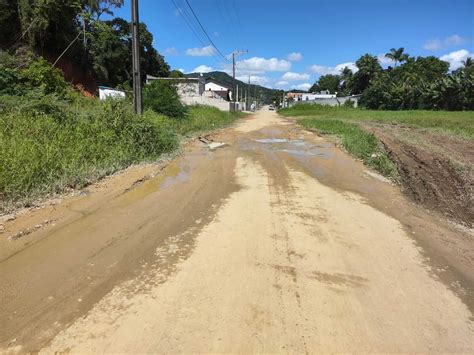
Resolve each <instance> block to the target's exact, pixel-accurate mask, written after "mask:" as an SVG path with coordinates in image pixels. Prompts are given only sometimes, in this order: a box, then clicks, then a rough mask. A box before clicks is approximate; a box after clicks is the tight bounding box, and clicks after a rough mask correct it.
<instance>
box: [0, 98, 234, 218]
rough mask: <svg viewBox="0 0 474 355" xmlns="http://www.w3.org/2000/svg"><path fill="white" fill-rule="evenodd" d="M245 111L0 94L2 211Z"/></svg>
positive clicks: (152, 155)
mask: <svg viewBox="0 0 474 355" xmlns="http://www.w3.org/2000/svg"><path fill="white" fill-rule="evenodd" d="M240 116H241V115H240V114H231V113H229V112H222V111H219V110H218V109H216V108H212V107H205V106H193V107H190V109H189V110H188V113H187V115H186V116H185V117H183V118H176V119H174V118H169V117H166V116H163V115H159V114H157V113H155V112H153V111H150V110H149V111H147V112H145V114H144V115H143V116H137V115H135V114H133V112H132V110H131V106H130V105H129V104H128V103H126V102H120V101H106V102H99V101H97V100H95V99H85V98H80V99H79V98H76V99H72V100H70V101H67V102H66V101H64V100H63V99H58V98H57V97H55V96H54V95H46V96H45V95H38V96H35V95H30V96H27V97H25V98H22V99H21V98H19V97H15V96H2V97H0V142H1V144H0V212H2V211H3V212H5V211H6V210H7V209H9V208H10V207H12V206H14V205H15V204H16V205H20V204H21V205H25V204H26V205H28V204H29V203H31V202H32V201H33V200H35V199H37V198H38V197H40V196H44V195H48V194H52V193H58V192H61V191H64V190H65V189H67V188H80V187H82V186H85V185H87V184H89V183H90V182H93V181H95V180H97V179H100V178H101V177H103V176H105V175H108V174H111V173H113V172H115V171H117V170H120V169H123V168H125V167H127V166H129V165H131V164H134V163H138V162H142V161H153V160H156V159H157V158H158V157H159V156H160V155H161V154H163V153H166V152H170V151H172V150H174V149H175V148H177V146H178V145H179V136H180V135H189V134H191V133H193V132H197V131H205V130H209V129H213V128H218V127H221V126H223V125H227V124H229V123H231V122H233V121H234V120H235V119H236V118H238V117H240Z"/></svg>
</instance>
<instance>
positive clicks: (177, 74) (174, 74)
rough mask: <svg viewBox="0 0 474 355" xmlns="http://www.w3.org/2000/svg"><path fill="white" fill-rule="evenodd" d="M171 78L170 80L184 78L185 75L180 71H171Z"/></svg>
mask: <svg viewBox="0 0 474 355" xmlns="http://www.w3.org/2000/svg"><path fill="white" fill-rule="evenodd" d="M169 77H170V78H184V74H183V72H182V71H180V70H171V71H170V74H169Z"/></svg>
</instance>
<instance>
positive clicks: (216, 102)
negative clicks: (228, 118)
mask: <svg viewBox="0 0 474 355" xmlns="http://www.w3.org/2000/svg"><path fill="white" fill-rule="evenodd" d="M181 102H182V103H184V104H185V105H196V104H197V105H208V106H213V107H217V108H218V109H219V110H221V111H229V110H230V105H229V101H225V100H223V99H215V98H212V97H206V96H204V95H203V96H181Z"/></svg>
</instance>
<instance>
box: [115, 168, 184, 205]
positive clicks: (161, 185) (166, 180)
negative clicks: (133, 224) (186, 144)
mask: <svg viewBox="0 0 474 355" xmlns="http://www.w3.org/2000/svg"><path fill="white" fill-rule="evenodd" d="M190 173H191V167H190V166H189V165H187V164H185V163H178V162H172V163H170V164H168V165H167V166H166V168H165V169H163V170H162V171H161V172H160V173H159V174H158V175H157V176H155V177H153V178H151V179H149V180H146V181H144V182H143V183H141V184H140V185H138V186H136V187H132V188H131V189H130V190H129V191H127V192H125V193H124V194H122V195H120V196H119V197H118V198H117V199H116V202H117V203H119V204H123V205H127V204H131V203H134V202H136V201H138V200H141V199H142V198H145V197H146V196H148V195H151V194H153V193H155V192H157V191H159V190H162V189H166V188H169V187H170V186H173V185H175V184H177V183H182V182H186V181H187V180H189V176H190Z"/></svg>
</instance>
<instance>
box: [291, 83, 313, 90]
mask: <svg viewBox="0 0 474 355" xmlns="http://www.w3.org/2000/svg"><path fill="white" fill-rule="evenodd" d="M311 86H312V85H311V84H310V83H304V84H299V85H293V86H292V87H291V88H292V89H298V90H308V89H309V88H310V87H311Z"/></svg>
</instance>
